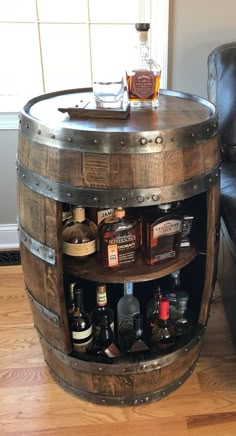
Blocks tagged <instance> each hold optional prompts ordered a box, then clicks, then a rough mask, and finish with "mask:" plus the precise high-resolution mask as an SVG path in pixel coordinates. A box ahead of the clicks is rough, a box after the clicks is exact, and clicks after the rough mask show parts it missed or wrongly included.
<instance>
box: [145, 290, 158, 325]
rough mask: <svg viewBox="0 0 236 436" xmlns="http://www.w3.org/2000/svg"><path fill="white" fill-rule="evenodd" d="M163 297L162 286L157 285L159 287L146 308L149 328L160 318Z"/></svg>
mask: <svg viewBox="0 0 236 436" xmlns="http://www.w3.org/2000/svg"><path fill="white" fill-rule="evenodd" d="M161 295H162V289H161V286H160V285H157V287H156V288H155V289H154V291H153V296H152V298H151V299H150V300H149V301H148V302H147V306H146V323H147V327H152V326H153V323H154V321H155V320H156V319H157V318H158V314H159V304H160V298H161Z"/></svg>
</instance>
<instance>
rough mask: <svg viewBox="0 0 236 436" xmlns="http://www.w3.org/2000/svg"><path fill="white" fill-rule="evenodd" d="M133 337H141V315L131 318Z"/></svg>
mask: <svg viewBox="0 0 236 436" xmlns="http://www.w3.org/2000/svg"><path fill="white" fill-rule="evenodd" d="M133 327H134V335H135V338H136V339H139V338H141V337H142V336H143V316H142V314H141V313H137V314H136V315H134V317H133Z"/></svg>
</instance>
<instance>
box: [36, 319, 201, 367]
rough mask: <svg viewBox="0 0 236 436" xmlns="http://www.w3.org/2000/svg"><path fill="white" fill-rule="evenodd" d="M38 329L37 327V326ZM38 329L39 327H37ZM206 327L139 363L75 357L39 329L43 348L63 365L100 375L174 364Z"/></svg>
mask: <svg viewBox="0 0 236 436" xmlns="http://www.w3.org/2000/svg"><path fill="white" fill-rule="evenodd" d="M36 329H37V327H36ZM37 330H38V329H37ZM204 331H205V327H204V326H201V327H200V328H199V331H198V334H196V335H195V336H194V338H193V339H191V340H190V341H189V342H188V343H187V344H185V346H184V347H181V348H180V349H178V350H176V351H174V352H172V353H168V354H167V355H164V356H157V358H156V359H154V358H152V359H150V360H146V361H140V362H137V363H134V362H129V363H127V362H126V363H124V362H123V363H121V362H120V363H114V364H105V363H98V362H92V361H86V360H81V359H79V358H77V357H73V356H71V355H68V354H65V353H63V352H62V351H60V350H58V349H57V348H55V347H54V346H53V345H52V344H51V343H49V342H48V341H47V339H46V338H45V337H44V336H43V335H42V333H41V332H40V331H39V330H38V336H39V339H40V341H41V343H42V348H44V347H46V348H47V350H48V351H49V352H50V353H53V354H54V355H55V357H56V358H57V359H58V360H59V361H61V362H62V363H63V365H65V366H68V367H71V368H73V369H74V370H76V371H78V372H80V371H83V372H87V373H93V374H100V375H108V374H110V375H120V376H124V375H128V374H132V373H135V374H137V373H147V372H151V371H154V370H156V371H158V370H160V369H161V368H163V367H165V366H168V365H171V364H173V363H174V362H175V361H177V360H178V359H179V357H180V356H183V355H185V354H187V353H189V352H190V351H191V349H193V348H194V347H195V346H196V345H197V344H199V343H200V342H201V340H202V336H203V334H204Z"/></svg>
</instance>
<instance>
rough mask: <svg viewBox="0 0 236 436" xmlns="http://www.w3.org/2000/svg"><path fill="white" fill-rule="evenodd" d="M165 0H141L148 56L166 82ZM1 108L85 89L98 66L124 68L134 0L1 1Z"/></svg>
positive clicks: (130, 40) (13, 108) (136, 1)
mask: <svg viewBox="0 0 236 436" xmlns="http://www.w3.org/2000/svg"><path fill="white" fill-rule="evenodd" d="M168 3H169V2H168V0H146V6H145V7H146V8H147V10H148V13H150V21H151V30H150V46H151V56H152V57H153V58H154V59H155V60H156V61H157V62H158V63H159V64H160V65H161V67H162V81H161V86H162V87H166V83H167V49H168ZM0 6H1V9H0V40H1V44H0V59H1V68H0V111H1V112H10V111H18V110H19V109H20V108H21V106H22V105H23V104H24V103H25V102H26V101H27V100H28V99H29V98H32V97H34V96H36V95H40V94H42V93H44V92H51V91H57V90H62V89H73V88H83V87H89V86H91V84H92V78H93V74H94V73H96V71H97V70H101V69H103V68H104V69H105V68H107V65H112V66H113V67H114V68H117V69H120V70H125V67H126V66H127V65H128V62H129V59H130V53H131V51H132V50H133V48H134V44H135V29H134V23H135V22H136V21H137V17H138V8H139V6H140V4H139V0H7V1H6V0H0Z"/></svg>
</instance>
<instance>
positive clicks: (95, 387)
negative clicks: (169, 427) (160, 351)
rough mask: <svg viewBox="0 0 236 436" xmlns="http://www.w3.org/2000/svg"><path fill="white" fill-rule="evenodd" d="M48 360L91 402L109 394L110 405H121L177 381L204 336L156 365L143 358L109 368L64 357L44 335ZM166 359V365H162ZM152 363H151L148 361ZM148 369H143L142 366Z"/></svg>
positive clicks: (69, 385) (51, 365)
mask: <svg viewBox="0 0 236 436" xmlns="http://www.w3.org/2000/svg"><path fill="white" fill-rule="evenodd" d="M41 345H42V348H43V352H44V356H45V360H46V362H47V365H48V367H49V368H50V370H51V371H52V373H53V374H55V375H56V376H57V377H58V378H59V379H60V380H61V381H62V382H63V383H64V384H65V385H67V388H68V389H69V388H70V387H73V388H75V389H76V390H78V391H79V392H80V394H83V396H84V397H85V399H86V397H89V401H92V402H95V403H97V402H99V399H100V400H101V401H100V403H101V404H102V402H103V400H104V398H105V397H106V400H107V404H110V403H112V404H116V405H119V404H120V402H121V401H122V400H123V401H124V400H125V402H126V403H127V404H129V403H130V402H133V401H134V399H135V398H136V397H140V396H141V397H142V396H143V398H144V396H145V395H146V396H147V395H150V398H151V397H152V395H154V394H155V393H156V392H158V391H161V390H162V391H163V390H167V391H169V389H171V387H172V385H173V384H175V383H178V382H179V380H180V379H181V378H183V377H184V376H185V374H186V373H187V372H188V370H189V369H190V368H192V366H194V365H195V363H196V361H197V358H198V356H199V352H200V348H201V336H199V340H198V341H194V345H193V344H191V343H189V344H186V347H185V348H184V349H182V350H179V352H175V353H170V354H169V355H168V359H169V361H170V362H171V363H169V364H166V360H165V359H162V358H159V359H158V360H157V361H158V365H156V367H155V363H156V362H153V361H150V362H149V361H144V362H142V365H140V364H139V365H135V363H133V364H130V365H129V366H130V367H131V371H132V372H129V368H128V364H127V363H123V365H122V364H119V365H117V364H114V365H113V364H112V365H108V366H110V367H112V368H109V371H108V369H107V365H104V364H91V363H89V362H84V361H81V360H78V359H75V358H72V357H70V356H64V355H63V354H62V353H59V352H58V351H57V350H56V349H54V348H53V347H52V346H51V344H49V343H48V342H47V341H45V340H44V339H43V338H42V337H41ZM162 361H163V363H164V364H163V366H162ZM149 363H150V364H149ZM144 367H145V368H148V369H140V368H144Z"/></svg>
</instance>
